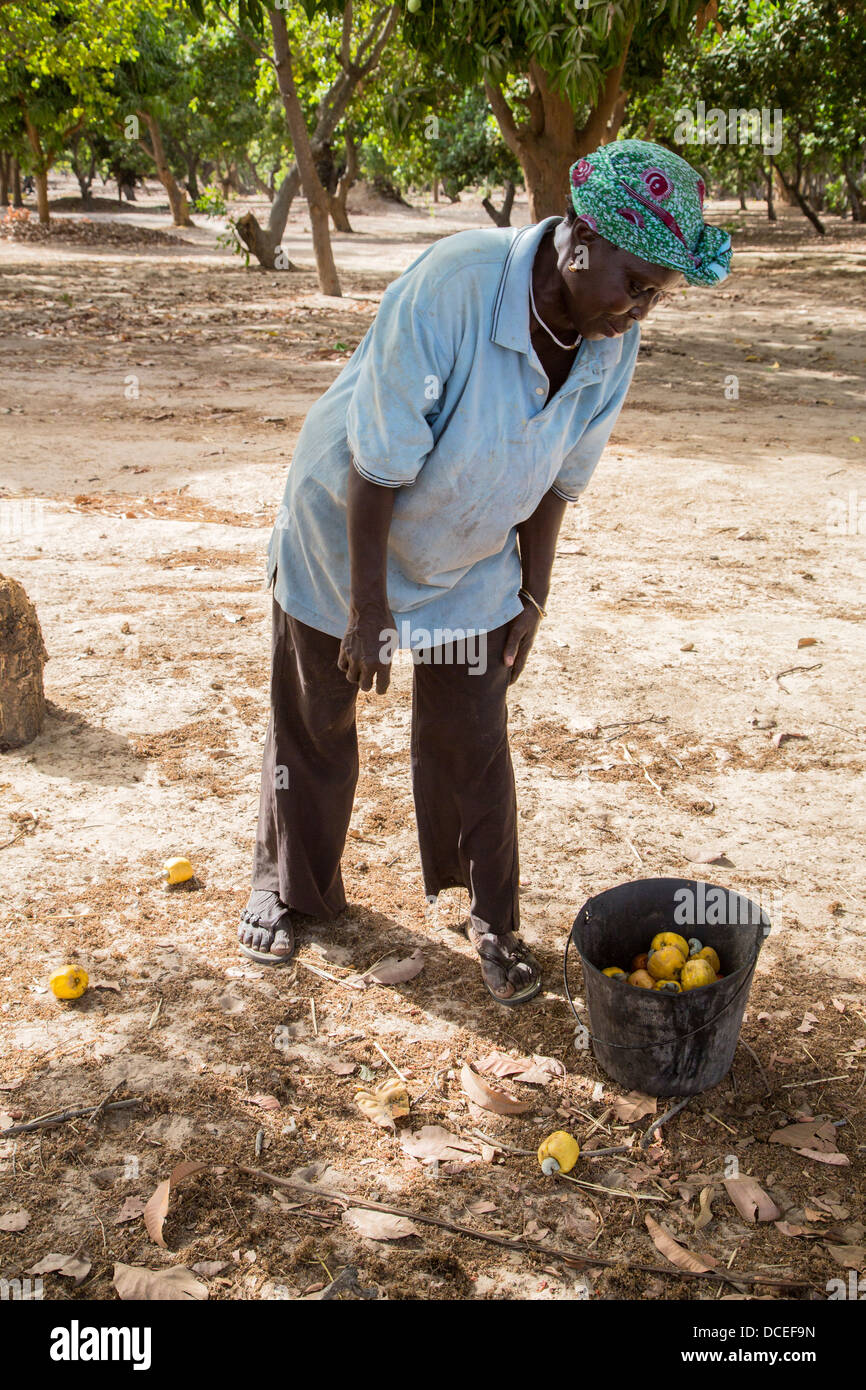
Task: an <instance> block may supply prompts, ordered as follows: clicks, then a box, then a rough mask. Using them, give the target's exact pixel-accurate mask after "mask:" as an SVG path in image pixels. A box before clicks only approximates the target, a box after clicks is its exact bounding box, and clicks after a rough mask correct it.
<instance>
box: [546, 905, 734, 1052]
mask: <svg viewBox="0 0 866 1390" xmlns="http://www.w3.org/2000/svg"><path fill="white" fill-rule="evenodd" d="M570 946H571V932H570V931H569V933H568V936H567V937H566V941H565V955H564V956H563V960H562V982H563V984H564V985H565V994H566V998H567V999H568V1002H569V1004H570V1006H571V1012H572V1013H573V1014H574V1016H575V1018H576V1019H577V1021H578V1023H579V1024H580V1026H581V1028H583V1029H584V1030H585V1032H586V1035H587V1037H589V1038H591V1039H592V1041H593V1042H597V1043H601V1045H602V1047H616V1048H619V1050H620V1051H621V1052H644V1051H646V1049H647V1048H648V1047H649V1048H650V1049H652V1048H653V1047H654V1046H655V1047H658V1046H661V1044H659V1043H655V1044H654V1043H615V1042H608V1041H607V1039H606V1038H600V1037H598V1036H597V1034H595V1033H590V1031H589V1029H588V1028H587V1026H586V1024H585V1023H584V1021H583V1019H582V1018H581V1016H580V1014H579V1013H578V1012H577V1009H576V1008H575V1007H574V1000H573V999H572V997H571V990H570V989H569V988H568V950H569V947H570ZM754 968H755V967H754V963H753V965H752V970H751V971H750V972H749V974H748V975H747V976H746V978H745V980H744V981H743V983H742V984H741V985H740V987H739V989H738V990H736V992H735V993H734V994H732V995H731V997H730V999H729V1000H728V1002H727V1004H724V1005H723V1006H722V1008H720V1009H719V1012H718V1013H717V1014H714V1015H713V1017H712V1018H711V1019H708V1020H707V1022H706V1023H702V1024H700V1026H699V1027H697V1028H693V1029H692V1030H691V1032H689V1033H676V1034H675V1035H674V1037H673V1038H672V1040H671V1041H672V1042H685V1041H686V1039H687V1038H693V1037H694V1036H695V1034H696V1033H702V1032H703V1031H704V1029H705V1028H711V1027H712V1025H713V1024H714V1023H716V1022H718V1020H719V1019H720V1018H721V1016H722V1014H724V1013H727V1011H728V1009H729V1008H730V1007H731V1005H732V1004H734V1003H736V1001H737V1000H738V999H739V997H740V995H741V994H742V992H743V990H744V989H745V988H746V986H747V985H748V984H749V983H750V982H751V978H752V974H753V973H754Z"/></svg>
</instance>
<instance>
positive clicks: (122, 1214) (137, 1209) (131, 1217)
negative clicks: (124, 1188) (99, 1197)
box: [114, 1197, 147, 1226]
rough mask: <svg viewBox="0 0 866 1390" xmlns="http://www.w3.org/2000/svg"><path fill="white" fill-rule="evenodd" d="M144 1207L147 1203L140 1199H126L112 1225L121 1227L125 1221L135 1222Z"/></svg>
mask: <svg viewBox="0 0 866 1390" xmlns="http://www.w3.org/2000/svg"><path fill="white" fill-rule="evenodd" d="M146 1206H147V1203H146V1202H145V1201H143V1200H142V1198H141V1197H127V1199H126V1201H125V1202H124V1204H123V1206H122V1207H121V1208H120V1211H119V1212H118V1213H117V1215H116V1216H115V1218H114V1225H115V1226H122V1225H123V1223H124V1222H125V1221H137V1220H138V1218H139V1217H140V1216H141V1214H142V1212H143V1211H144V1209H145V1207H146Z"/></svg>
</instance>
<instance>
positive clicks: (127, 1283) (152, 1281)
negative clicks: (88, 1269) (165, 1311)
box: [111, 1264, 208, 1303]
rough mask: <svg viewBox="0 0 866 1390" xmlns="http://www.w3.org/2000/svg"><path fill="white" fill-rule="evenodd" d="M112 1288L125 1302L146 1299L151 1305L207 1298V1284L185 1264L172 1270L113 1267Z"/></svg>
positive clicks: (137, 1266)
mask: <svg viewBox="0 0 866 1390" xmlns="http://www.w3.org/2000/svg"><path fill="white" fill-rule="evenodd" d="M111 1283H112V1286H113V1287H114V1288H115V1289H116V1290H117V1292H118V1294H119V1295H120V1297H121V1298H123V1299H133V1300H137V1299H144V1300H145V1301H146V1302H148V1303H157V1302H167V1301H169V1300H173V1301H178V1300H182V1299H196V1300H199V1301H200V1300H202V1299H205V1298H207V1296H208V1287H207V1284H203V1283H202V1282H201V1280H200V1279H196V1277H195V1275H194V1274H193V1273H192V1271H191V1270H189V1269H187V1268H186V1266H185V1265H175V1266H174V1267H173V1268H172V1269H146V1268H145V1267H144V1265H122V1264H116V1265H115V1266H114V1277H113V1279H112V1281H111Z"/></svg>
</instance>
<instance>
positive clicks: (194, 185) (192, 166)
mask: <svg viewBox="0 0 866 1390" xmlns="http://www.w3.org/2000/svg"><path fill="white" fill-rule="evenodd" d="M184 159H185V160H186V186H187V188H188V189H189V196H190V197H191V198H192V199H193V201H194V202H198V200H199V198H200V197H201V193H200V191H199V186H198V160H199V157H198V155H197V154H191V153H188V152H184Z"/></svg>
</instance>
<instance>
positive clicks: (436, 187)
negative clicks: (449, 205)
mask: <svg viewBox="0 0 866 1390" xmlns="http://www.w3.org/2000/svg"><path fill="white" fill-rule="evenodd" d="M433 201H434V203H438V202H439V179H438V178H435V179H434V180H433Z"/></svg>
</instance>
